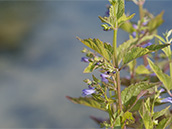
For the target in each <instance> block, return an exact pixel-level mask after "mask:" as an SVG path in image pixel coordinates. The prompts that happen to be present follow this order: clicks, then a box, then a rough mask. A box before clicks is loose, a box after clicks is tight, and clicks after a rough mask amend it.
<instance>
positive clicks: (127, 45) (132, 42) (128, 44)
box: [117, 35, 154, 63]
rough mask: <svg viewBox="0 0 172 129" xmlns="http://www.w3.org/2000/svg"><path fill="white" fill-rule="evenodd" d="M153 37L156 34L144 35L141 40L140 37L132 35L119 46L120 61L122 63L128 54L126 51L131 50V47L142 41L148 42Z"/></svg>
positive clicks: (118, 56) (118, 55)
mask: <svg viewBox="0 0 172 129" xmlns="http://www.w3.org/2000/svg"><path fill="white" fill-rule="evenodd" d="M153 37H154V35H150V36H144V37H143V38H141V39H140V40H138V38H132V37H131V38H130V39H129V40H127V41H126V42H124V43H122V44H121V45H119V47H118V48H117V58H118V62H119V63H120V61H121V59H122V58H123V57H124V56H125V55H126V53H127V52H128V51H129V50H131V48H133V47H135V46H136V45H138V44H140V43H142V42H146V41H148V40H151V39H152V38H153Z"/></svg>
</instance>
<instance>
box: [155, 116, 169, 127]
mask: <svg viewBox="0 0 172 129" xmlns="http://www.w3.org/2000/svg"><path fill="white" fill-rule="evenodd" d="M170 122H171V118H164V119H163V120H161V121H160V122H159V124H158V126H157V127H156V128H157V129H165V128H166V127H167V126H168V124H170Z"/></svg>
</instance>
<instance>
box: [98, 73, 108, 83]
mask: <svg viewBox="0 0 172 129" xmlns="http://www.w3.org/2000/svg"><path fill="white" fill-rule="evenodd" d="M100 77H101V79H102V82H105V83H108V79H107V78H109V75H106V74H103V73H102V74H100Z"/></svg>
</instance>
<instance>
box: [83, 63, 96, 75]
mask: <svg viewBox="0 0 172 129" xmlns="http://www.w3.org/2000/svg"><path fill="white" fill-rule="evenodd" d="M95 67H96V65H95V64H94V63H93V62H90V63H89V65H88V66H87V67H86V68H85V69H84V71H83V73H91V72H93V70H94V69H95Z"/></svg>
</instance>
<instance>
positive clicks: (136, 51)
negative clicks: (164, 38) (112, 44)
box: [123, 44, 169, 64]
mask: <svg viewBox="0 0 172 129" xmlns="http://www.w3.org/2000/svg"><path fill="white" fill-rule="evenodd" d="M168 45H169V44H163V45H151V46H148V47H146V48H141V47H134V48H132V49H131V50H130V51H128V52H127V53H125V56H124V58H123V63H124V64H127V63H128V62H130V61H132V60H134V59H136V58H138V57H141V56H143V55H146V54H148V53H151V52H154V51H156V50H159V49H162V48H164V47H166V46H168Z"/></svg>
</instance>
